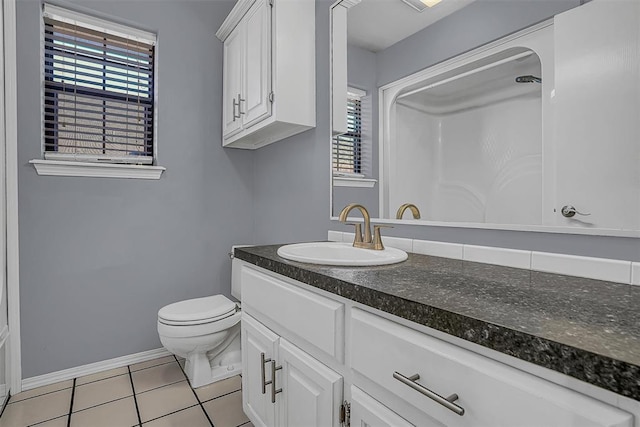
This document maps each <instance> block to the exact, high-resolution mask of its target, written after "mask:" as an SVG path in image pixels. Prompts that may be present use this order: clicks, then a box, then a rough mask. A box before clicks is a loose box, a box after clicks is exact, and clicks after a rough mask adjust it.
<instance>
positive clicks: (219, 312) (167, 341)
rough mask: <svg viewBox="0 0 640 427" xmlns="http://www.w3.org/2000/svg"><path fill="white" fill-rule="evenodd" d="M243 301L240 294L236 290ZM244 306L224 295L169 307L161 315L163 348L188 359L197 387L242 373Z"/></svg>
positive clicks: (162, 310) (159, 313)
mask: <svg viewBox="0 0 640 427" xmlns="http://www.w3.org/2000/svg"><path fill="white" fill-rule="evenodd" d="M232 294H233V296H235V297H236V298H239V297H240V295H239V291H237V290H236V289H232ZM240 315H241V312H240V305H239V304H237V303H235V302H233V301H231V300H230V299H228V298H227V297H225V296H224V295H214V296H210V297H204V298H196V299H190V300H186V301H180V302H176V303H173V304H169V305H167V306H165V307H162V308H161V309H160V311H158V334H159V335H160V341H161V342H162V345H163V346H164V347H165V348H166V349H167V350H169V351H170V352H171V353H173V354H175V355H177V356H181V357H184V358H185V359H186V363H185V372H186V374H187V376H188V377H189V381H190V382H191V385H192V386H193V387H201V386H203V385H207V384H210V383H212V382H214V381H219V380H222V379H225V378H228V377H231V376H233V375H237V374H239V373H240V371H241V369H242V357H241V354H240Z"/></svg>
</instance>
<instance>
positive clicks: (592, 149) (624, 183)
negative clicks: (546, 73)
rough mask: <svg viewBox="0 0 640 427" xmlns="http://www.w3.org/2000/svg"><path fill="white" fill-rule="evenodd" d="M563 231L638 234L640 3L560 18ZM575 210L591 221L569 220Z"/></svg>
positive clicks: (598, 3) (607, 1)
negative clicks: (566, 213) (567, 209)
mask: <svg viewBox="0 0 640 427" xmlns="http://www.w3.org/2000/svg"><path fill="white" fill-rule="evenodd" d="M554 32H555V69H556V73H555V83H556V88H555V97H554V99H553V102H554V103H555V111H556V119H555V128H556V135H555V138H556V142H557V144H556V146H557V148H556V150H557V165H556V169H557V172H556V182H557V195H556V200H557V202H556V206H555V209H556V212H555V214H556V218H557V224H558V225H570V226H584V227H597V228H612V229H627V230H637V229H639V228H640V212H639V209H640V191H638V187H639V185H640V184H639V183H640V167H639V166H640V162H639V160H638V159H640V144H638V140H639V139H640V120H638V117H640V76H639V73H640V2H638V1H634V0H622V1H611V0H594V1H592V2H589V3H587V4H585V5H583V6H580V7H577V8H575V9H572V10H569V11H567V12H565V13H562V14H560V15H558V16H556V18H555V21H554ZM565 205H572V206H574V207H575V208H576V209H577V210H578V211H582V212H587V213H590V214H591V216H579V215H576V216H574V217H573V218H564V217H563V216H562V215H561V208H562V207H563V206H565Z"/></svg>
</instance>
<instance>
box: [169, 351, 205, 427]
mask: <svg viewBox="0 0 640 427" xmlns="http://www.w3.org/2000/svg"><path fill="white" fill-rule="evenodd" d="M173 358H174V359H176V363H177V364H178V366H179V367H180V370H181V371H182V374H183V375H184V377H185V378H186V379H187V384H189V388H190V389H191V391H192V392H193V395H194V396H195V397H196V400H197V401H198V405H200V409H202V412H204V416H205V417H207V420H209V424H211V427H215V426H214V424H213V421H211V418H210V417H209V414H208V413H207V411H206V410H205V409H204V406H203V405H202V402H201V401H200V398H199V397H198V393H196V391H195V390H194V389H193V387H191V381H189V377H188V376H187V373H186V372H185V371H184V369H182V365H181V364H180V361H178V358H177V357H176V355H175V354H174V355H173ZM186 363H187V362H186V361H185V364H186Z"/></svg>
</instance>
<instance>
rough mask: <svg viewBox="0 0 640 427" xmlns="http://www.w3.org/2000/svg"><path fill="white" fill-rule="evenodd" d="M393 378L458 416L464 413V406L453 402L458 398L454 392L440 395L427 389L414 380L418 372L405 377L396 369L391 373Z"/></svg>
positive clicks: (416, 378)
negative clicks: (445, 395)
mask: <svg viewBox="0 0 640 427" xmlns="http://www.w3.org/2000/svg"><path fill="white" fill-rule="evenodd" d="M393 378H395V379H397V380H398V381H400V382H401V383H403V384H406V385H408V386H409V387H411V388H412V389H414V390H416V391H418V392H420V393H422V394H424V395H425V396H427V397H428V398H429V399H431V400H435V401H436V402H438V403H439V404H441V405H442V406H444V407H445V408H447V409H449V410H450V411H453V412H455V413H456V414H458V415H460V416H462V415H464V408H463V407H462V406H459V405H456V404H455V403H453V402H455V401H456V400H458V395H457V394H455V393H454V394H452V395H451V396H449V397H442V396H440V395H439V394H438V393H434V392H433V391H431V390H429V389H428V388H426V387H425V386H423V385H421V384H418V383H417V382H416V380H419V379H420V375H418V374H415V375H411V376H410V377H405V376H404V375H402V374H401V373H399V372H397V371H396V372H394V373H393Z"/></svg>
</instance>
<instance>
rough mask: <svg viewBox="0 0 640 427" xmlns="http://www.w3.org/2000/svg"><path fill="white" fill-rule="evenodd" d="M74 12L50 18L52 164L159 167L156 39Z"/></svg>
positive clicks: (47, 67) (47, 131)
mask: <svg viewBox="0 0 640 427" xmlns="http://www.w3.org/2000/svg"><path fill="white" fill-rule="evenodd" d="M68 15H69V13H68V12H67V13H66V14H64V15H56V14H55V13H47V10H46V9H45V14H44V18H43V19H44V79H45V81H44V157H45V159H64V160H81V161H94V162H113V163H139V164H152V163H153V156H154V152H153V150H154V141H153V137H154V126H153V123H154V53H155V46H154V42H153V41H149V40H147V39H148V38H149V37H146V39H141V38H140V37H137V36H136V34H135V33H133V35H128V34H126V33H125V34H123V33H122V31H113V30H112V29H111V28H108V27H107V25H104V26H102V25H100V23H101V20H98V19H95V18H88V19H87V23H86V25H83V21H82V19H77V20H74V19H69V18H68ZM96 23H97V24H96ZM114 26H116V27H119V29H120V28H121V27H122V26H119V25H117V24H115V25H114ZM135 31H138V30H135Z"/></svg>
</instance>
